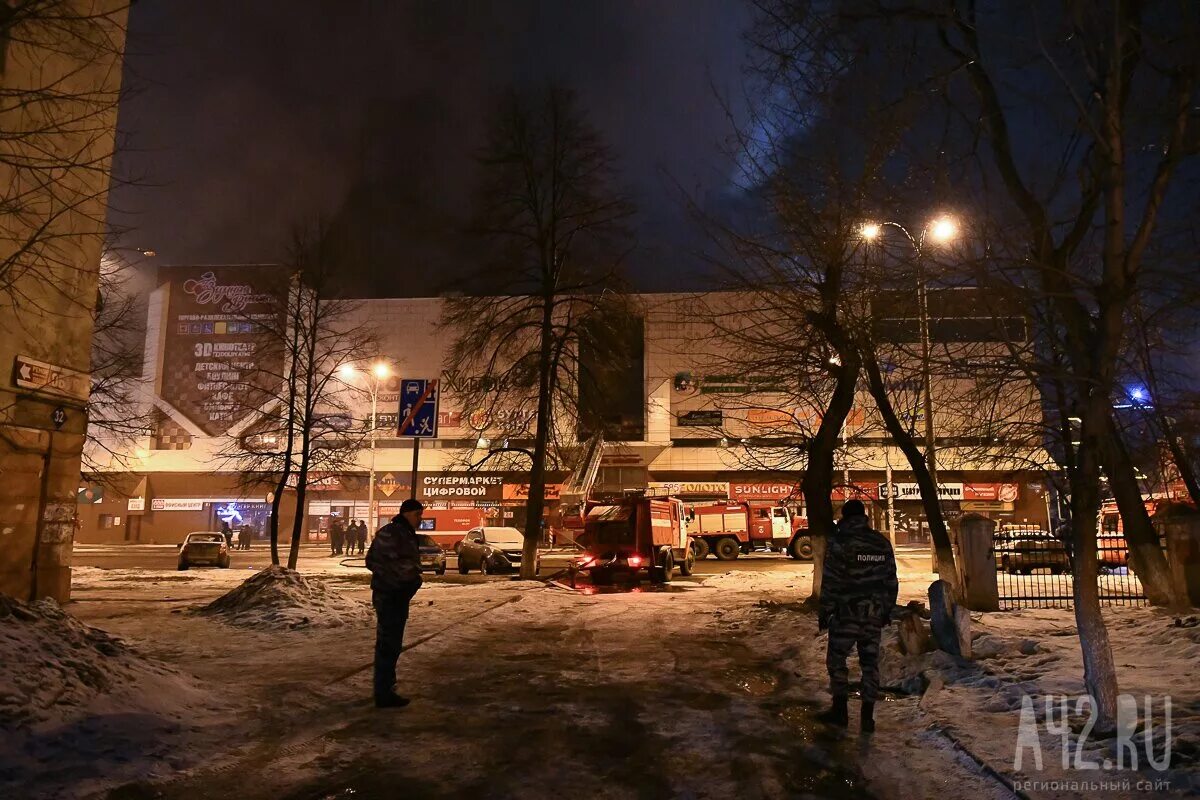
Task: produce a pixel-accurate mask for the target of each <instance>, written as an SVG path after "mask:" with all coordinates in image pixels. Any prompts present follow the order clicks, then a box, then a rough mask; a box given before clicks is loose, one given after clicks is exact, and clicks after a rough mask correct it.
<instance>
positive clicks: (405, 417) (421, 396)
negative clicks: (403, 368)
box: [397, 378, 438, 439]
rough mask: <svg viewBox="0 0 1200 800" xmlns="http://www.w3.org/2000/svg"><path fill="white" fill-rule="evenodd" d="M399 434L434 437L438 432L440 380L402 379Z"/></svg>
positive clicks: (426, 437) (423, 437) (422, 437)
mask: <svg viewBox="0 0 1200 800" xmlns="http://www.w3.org/2000/svg"><path fill="white" fill-rule="evenodd" d="M399 418H400V425H399V426H398V428H397V435H399V436H412V437H415V438H418V439H433V438H436V437H437V432H438V382H437V381H436V380H430V379H428V378H405V379H403V380H401V381H400V413H399Z"/></svg>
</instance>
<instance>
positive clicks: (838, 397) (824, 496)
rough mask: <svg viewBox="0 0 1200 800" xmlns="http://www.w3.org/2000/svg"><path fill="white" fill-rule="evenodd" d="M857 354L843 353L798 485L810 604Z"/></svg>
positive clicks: (827, 530) (829, 522)
mask: <svg viewBox="0 0 1200 800" xmlns="http://www.w3.org/2000/svg"><path fill="white" fill-rule="evenodd" d="M858 371H859V364H858V357H857V355H855V354H854V353H853V352H850V353H847V354H846V355H845V356H842V367H841V369H840V370H839V371H838V373H837V376H836V380H835V383H834V387H833V394H832V395H831V396H830V398H829V404H828V406H827V407H826V409H825V413H824V415H822V417H821V424H820V425H819V426H817V432H816V433H815V434H814V435H813V437H812V439H810V440H809V443H808V453H807V455H808V463H807V464H805V466H804V478H803V480H802V481H801V482H800V488H801V490H802V491H803V492H804V505H805V506H806V507H807V510H808V533H809V536H811V537H812V543H813V583H812V594H810V595H809V596H808V599H807V600H805V603H806V604H809V605H812V604H815V603H816V602H817V601H819V600H820V599H821V572H822V570H823V569H824V566H825V545H826V540H825V537H826V536H828V535H830V534H832V532H833V530H834V519H833V502H832V495H833V472H834V467H833V456H834V453H835V452H837V447H838V442H839V440H840V438H841V430H842V425H843V424H844V423H845V421H846V416H847V415H848V414H849V413H850V409H851V408H852V407H853V406H854V390H855V388H856V386H857V385H858Z"/></svg>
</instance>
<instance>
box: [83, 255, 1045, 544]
mask: <svg viewBox="0 0 1200 800" xmlns="http://www.w3.org/2000/svg"><path fill="white" fill-rule="evenodd" d="M281 281H286V274H285V273H284V272H282V271H281V270H279V269H278V268H272V267H245V266H236V267H195V268H187V267H167V268H162V269H161V270H160V277H159V283H158V288H157V289H156V290H155V291H154V292H153V293H152V295H151V297H150V299H149V304H148V320H147V326H146V331H147V333H146V342H145V361H144V364H145V366H144V376H143V378H144V385H145V395H146V402H147V405H148V415H147V418H148V419H150V420H151V421H152V422H151V430H150V433H149V435H147V436H146V437H145V438H144V439H142V440H140V441H137V442H133V443H128V442H126V443H123V444H122V445H121V447H120V448H119V449H121V450H122V453H121V456H120V457H109V458H108V460H107V464H108V466H107V467H105V468H104V469H105V470H106V471H105V472H103V473H99V474H96V475H95V476H93V477H94V479H92V480H85V481H84V482H82V484H81V486H80V491H79V500H80V503H79V522H78V533H77V539H78V541H81V542H124V541H128V542H147V543H150V542H154V543H169V542H178V541H180V540H181V538H182V537H183V536H184V535H185V534H186V533H188V532H189V531H197V530H215V529H219V528H220V527H221V523H222V522H223V521H226V522H229V523H230V524H231V526H232V527H234V528H237V527H238V526H241V525H247V524H249V525H252V526H254V527H255V528H256V529H257V531H258V532H259V534H260V536H261V535H262V532H263V531H265V528H266V519H267V517H268V515H269V509H270V505H269V499H270V494H269V493H270V491H271V487H270V485H269V484H266V483H258V484H256V483H253V482H248V481H247V480H246V479H245V477H244V475H243V474H242V473H241V472H240V471H239V468H238V466H237V463H236V461H235V460H231V459H230V458H229V453H230V452H231V447H233V448H234V449H236V447H237V446H238V443H239V442H242V441H245V439H246V437H247V436H249V435H251V434H252V433H253V432H254V425H255V419H254V417H255V415H254V414H247V413H239V412H238V411H237V410H236V409H237V408H238V406H237V404H236V403H235V402H233V401H232V399H231V398H230V394H231V389H230V387H231V386H233V385H243V384H244V383H245V380H244V378H245V374H244V373H246V372H247V371H253V370H256V369H262V368H263V367H264V366H266V365H264V364H259V363H256V360H255V359H256V358H259V357H261V358H267V357H268V356H266V355H264V354H262V353H256V352H255V345H254V339H253V335H252V328H253V320H254V319H255V314H256V313H262V314H270V313H272V311H271V297H272V296H274V295H273V292H277V291H278V287H279V284H280V282H281ZM973 291H974V290H969V289H968V290H946V291H943V292H931V295H930V305H929V318H930V320H931V322H930V327H929V329H930V331H931V338H932V339H933V343H934V347H935V350H936V349H937V348H942V350H944V351H946V352H948V350H946V348H948V347H951V346H955V347H963V346H968V345H970V346H977V345H979V343H978V342H972V341H971V340H972V339H980V340H989V341H990V344H989V341H985V342H984V343H983V344H982V345H981V346H982V348H983V351H986V350H987V348H988V347H994V348H999V349H1003V348H1005V347H1006V346H1007V345H1006V343H1004V342H998V341H994V340H995V339H997V338H998V337H996V336H995V335H994V334H993V333H987V334H986V335H985V334H973V333H972V331H983V330H987V331H994V330H997V329H1003V330H1004V331H1006V333H1005V335H1004V336H1005V337H1007V338H1010V339H1017V340H1019V339H1021V338H1022V337H1023V336H1024V333H1023V331H1024V325H1023V323H1022V322H1021V320H1020V319H1019V318H1018V317H1013V318H1010V319H1008V320H1007V321H1006V322H1005V323H1004V324H1003V325H1000V326H990V325H982V324H981V320H984V319H985V317H986V315H981V312H980V311H979V309H980V308H981V307H982V305H983V304H982V303H981V302H979V300H980V298H978V297H977V296H974V295H973V294H972V292H973ZM636 299H637V300H638V313H637V322H636V327H637V328H638V332H639V335H637V336H634V337H631V338H632V344H630V345H629V347H628V348H627V349H628V350H629V352H628V353H627V358H624V359H623V360H622V363H621V364H620V365H619V368H617V369H616V378H617V382H616V385H615V388H613V387H611V386H610V388H609V389H608V390H606V391H607V392H608V394H606V396H605V397H603V398H582V399H581V401H580V402H581V405H582V404H583V403H585V402H586V403H589V404H590V405H592V406H596V405H598V404H599V405H603V406H604V409H605V412H604V426H605V429H606V434H607V435H606V444H605V448H604V451H603V457H602V460H601V463H600V469H599V472H598V476H597V480H596V484H595V490H596V491H603V492H609V491H621V490H626V489H636V488H642V487H649V486H655V485H670V486H671V488H672V489H673V490H674V491H675V493H676V494H678V495H679V496H681V497H683V498H685V499H694V500H716V499H725V498H729V499H734V500H778V501H779V502H780V503H781V504H784V505H788V506H789V507H792V508H793V512H794V513H795V514H797V515H803V508H802V503H801V499H800V494H799V489H798V486H799V482H800V480H801V478H802V477H803V469H804V465H803V461H802V459H799V458H796V454H797V452H798V450H797V447H796V444H795V443H796V441H798V437H802V435H803V433H804V431H805V429H806V426H807V429H808V430H812V429H815V425H816V424H817V423H818V422H819V419H820V412H819V410H817V409H814V408H809V407H806V404H805V403H803V402H802V401H799V400H797V399H796V397H797V394H796V393H795V392H791V393H789V392H786V391H782V390H779V389H778V387H781V386H784V385H787V384H788V380H789V376H780V375H754V374H747V372H748V370H738V369H735V368H733V367H734V366H736V364H737V362H738V354H737V353H736V352H735V351H731V347H732V346H731V345H730V344H729V343H728V342H724V341H723V340H722V339H721V338H720V337H718V336H715V335H714V325H713V322H712V320H713V314H714V313H718V314H726V315H736V314H737V313H738V311H737V309H738V308H739V307H740V306H739V304H741V303H742V302H743V300H744V298H742V297H741V296H739V295H736V294H716V295H713V294H709V295H703V296H697V295H685V294H653V295H641V296H639V297H637V298H636ZM445 302H447V301H445V300H443V299H441V298H415V299H407V298H406V299H371V300H364V301H361V304H360V305H359V307H358V308H357V310H356V311H355V312H354V313H355V314H356V315H358V317H359V318H360V320H361V322H362V323H363V324H364V325H366V326H369V327H370V328H372V329H373V330H374V332H375V334H376V336H377V340H378V342H379V347H378V350H379V352H378V354H377V356H376V357H374V358H372V359H370V361H369V362H368V363H366V364H364V366H370V364H373V363H384V364H387V365H388V367H389V375H388V377H387V378H385V379H383V380H382V381H380V383H379V384H378V391H377V393H376V397H375V399H376V420H377V428H378V431H379V432H378V434H377V438H376V440H375V448H374V450H373V452H372V450H371V448H363V449H361V450H360V451H359V452H358V453H357V456H356V457H355V458H356V461H355V463H353V464H352V465H350V466H349V467H348V468H346V469H344V470H341V471H338V472H336V473H318V474H316V475H314V476H312V477H311V479H310V480H309V481H308V484H307V487H308V489H307V498H306V500H305V509H304V511H305V518H304V520H303V521H302V530H303V531H304V535H305V537H306V539H307V540H309V541H322V540H324V539H325V538H326V537H327V535H328V530H329V526H330V524H331V522H332V521H333V520H335V519H338V518H343V519H345V518H351V519H364V520H366V519H369V518H371V517H372V516H375V515H377V518H380V519H386V518H387V517H389V516H391V515H392V514H394V513H396V511H397V509H398V507H399V504H400V502H401V501H402V500H403V499H405V498H406V497H408V496H409V492H410V480H411V477H410V476H411V469H412V462H413V445H412V440H410V439H406V438H399V437H397V436H396V435H395V434H396V424H397V416H398V413H397V412H398V407H399V400H400V398H399V394H400V387H401V381H402V380H404V379H408V378H435V379H439V380H440V385H441V387H442V392H441V398H440V407H439V409H438V415H437V421H438V426H437V427H438V430H437V437H436V438H432V439H427V440H424V441H423V443H422V445H421V448H420V453H419V455H420V463H419V470H418V474H417V491H416V494H417V497H418V498H420V499H422V500H424V501H425V502H426V504H427V506H428V507H429V508H430V512H431V513H430V515H429V516H430V517H431V519H432V520H433V521H432V522H431V523H430V524H431V525H433V526H434V528H433V533H434V534H436V535H438V536H439V537H445V539H444V541H447V542H448V541H451V540H452V539H453V538H455V536H456V535H461V532H463V531H465V530H467V529H468V528H470V527H472V526H474V525H478V524H481V523H486V524H517V525H520V524H523V521H524V520H523V515H524V499H525V497H526V495H527V492H528V488H527V487H528V475H527V474H526V473H524V472H522V471H521V464H520V463H509V464H508V465H507V466H509V467H511V469H503V468H500V467H499V466H491V465H492V464H496V463H497V461H496V460H491V461H487V460H484V457H485V456H487V455H488V452H489V450H490V449H491V448H494V447H496V446H497V444H498V443H497V441H495V440H494V439H493V438H491V437H494V436H496V435H498V434H496V433H495V431H494V430H491V429H489V427H488V425H489V423H488V422H487V421H485V420H482V419H481V417H480V414H479V411H478V410H477V409H472V408H464V407H461V406H462V405H463V402H462V401H461V400H457V399H456V396H455V393H454V388H455V385H456V380H460V379H459V378H458V376H455V375H448V374H446V371H445V370H444V360H445V356H446V352H447V347H448V342H449V341H450V340H451V338H452V336H451V334H450V332H448V331H447V330H445V329H444V328H442V327H440V325H439V322H440V319H441V313H442V308H443V303H445ZM256 304H257V305H259V306H261V308H256ZM714 309H716V312H714ZM897 313H898V315H899V316H900V317H904V316H906V313H905V312H903V310H902V309H901V311H900V312H897ZM907 316H911V315H907ZM993 316H994V315H993ZM247 320H250V322H247ZM894 321H895V320H893V322H894ZM900 322H901V323H914V324H913V325H906V324H901V325H899V326H894V327H897V329H914V330H915V322H914V320H912V319H907V320H905V319H901V320H900ZM947 343H952V344H947ZM583 357H584V356H583V355H581V358H583ZM753 361H754V359H752V358H749V357H748V358H747V363H751V362H753ZM754 363H761V362H754ZM731 365H732V366H731ZM275 369H276V370H277V367H276V368H275ZM606 369H607V371H608V372H609V373H610V374H612V373H614V367H613V366H612V365H611V364H609V365H606ZM267 371H268V372H270V371H271V370H267ZM959 372H961V370H959ZM360 374H362V373H360ZM368 374H369V373H368ZM905 380H909V381H910V382H911V378H906V379H905ZM964 380H967V379H963V378H962V377H958V378H949V377H944V376H941V375H938V376H936V377H935V378H934V380H933V382H932V391H931V395H932V398H931V399H932V401H933V407H934V409H935V410H934V419H935V420H936V422H937V431H938V434H937V436H936V441H937V443H938V448H937V463H938V479H939V480H938V482H939V486H940V491H941V495H942V500H943V505H944V507H945V508H946V510H947V512H948V514H949V515H950V516H951V517H953V516H956V515H958V514H960V513H962V512H968V511H974V512H977V513H982V514H986V515H988V516H991V517H993V518H995V519H996V520H998V521H1014V522H1030V523H1040V524H1045V522H1046V520H1047V517H1048V513H1049V509H1048V498H1047V495H1046V493H1045V490H1044V485H1043V481H1042V478H1041V475H1040V473H1039V472H1038V470H1036V469H1034V468H1033V467H1035V466H1036V465H1038V464H1041V463H1044V462H1045V453H1044V452H1043V451H1042V449H1041V447H1040V446H1037V444H1036V438H1034V439H1029V438H1028V436H1027V435H1026V441H1032V442H1033V444H1028V445H1025V446H1020V445H1014V444H1013V443H1012V441H1007V440H1002V439H1001V438H996V439H995V440H994V442H989V441H987V440H984V441H981V439H980V437H979V436H978V435H977V430H976V429H977V428H978V426H977V425H976V426H975V427H972V423H973V422H976V421H977V420H978V419H981V418H985V417H986V418H988V419H990V420H993V421H995V419H996V416H997V414H1000V415H1008V416H1013V417H1019V416H1021V415H1026V416H1028V415H1029V414H1030V413H1031V409H1032V413H1033V415H1034V416H1037V414H1039V413H1040V412H1039V410H1038V408H1037V406H1038V403H1037V398H1036V396H1034V395H1032V393H1031V390H1030V389H1029V387H1024V388H1022V387H1020V386H1016V387H1014V386H1013V385H1011V384H1010V385H1007V386H1006V388H1004V389H1003V390H1001V391H1000V392H999V393H1000V394H1001V395H1006V396H1007V395H1011V396H1012V397H1013V398H1014V399H1013V400H1012V402H1011V403H1007V401H1006V400H1005V398H1004V397H1000V398H999V399H998V398H997V391H996V390H995V389H990V388H987V387H977V386H971V385H964ZM969 383H970V381H969V380H967V384H969ZM903 388H904V387H901V389H903ZM910 388H911V387H910ZM814 405H816V403H814ZM872 409H873V403H872V401H871V399H870V397H869V396H868V395H867V394H866V392H865V390H863V391H860V395H859V397H858V399H857V400H856V403H855V408H854V410H853V411H852V412H851V414H850V416H849V418H848V420H847V422H846V425H845V426H844V428H843V447H842V449H841V451H840V452H839V454H838V470H839V476H838V477H839V480H838V481H837V482H838V483H839V484H840V485H839V487H838V488H837V489H836V490H835V500H836V499H841V498H844V497H846V496H848V495H854V496H857V497H861V498H863V499H865V500H866V501H868V505H869V506H870V508H871V513H872V515H873V517H874V520H875V522H876V524H877V526H878V527H879V528H881V529H884V530H887V529H889V528H891V529H892V530H894V532H895V534H896V539H897V541H899V542H905V541H919V540H922V539H923V538H924V536H925V533H924V529H923V513H922V510H921V505H920V502H919V499H918V495H917V492H916V487H915V481H914V479H913V477H912V474H911V473H910V471H909V470H908V468H907V462H906V461H905V459H904V456H903V455H902V454H901V453H900V451H899V450H898V449H897V448H895V447H893V446H890V445H889V444H888V443H887V437H886V435H885V433H884V431H883V430H882V426H881V424H880V423H879V421H878V416H877V414H876V413H875V412H874V411H873V410H872ZM998 409H999V410H998ZM912 414H913V415H916V416H908V417H906V418H907V419H909V420H910V421H911V422H916V421H918V417H919V414H920V411H919V407H917V406H914V411H913V412H912ZM370 415H371V403H370V399H369V393H368V392H366V391H363V392H359V393H358V400H357V401H356V403H355V405H354V410H353V414H352V416H353V417H355V418H356V419H354V420H353V424H355V425H361V426H366V425H367V421H368V420H369V419H370ZM563 416H564V417H569V416H570V415H563ZM1029 422H1030V429H1034V428H1036V427H1037V420H1036V419H1031V420H1029ZM789 426H791V427H793V428H795V430H792V431H790V433H791V434H792V435H791V436H790V437H781V436H780V434H781V432H783V433H787V432H788V431H785V430H784V429H785V428H788V427H789ZM914 427H915V428H916V429H917V430H920V429H921V426H920V425H915V426H914ZM1019 427H1020V426H1016V425H1014V426H1009V428H1007V429H1008V430H1016V429H1018V428H1019ZM990 430H993V431H995V430H1005V428H1004V426H1002V425H1001V426H995V425H993V426H992V427H991V428H990ZM960 433H963V435H961V436H960V435H959V434H960ZM966 433H970V434H971V435H966ZM508 435H509V436H511V434H508ZM785 438H786V441H787V442H790V444H788V445H787V446H776V445H778V444H779V443H781V442H783V441H784V440H785ZM509 444H510V446H518V445H520V444H521V442H519V441H510V442H509ZM102 450H103V449H102V448H101V452H98V453H97V454H96V456H95V457H94V459H93V461H95V460H99V459H103V458H105V456H104V454H103V452H102ZM481 461H482V462H483V464H482V466H479V467H477V468H476V469H474V470H470V469H469V467H470V466H471V465H477V464H479V463H480V462H481ZM372 466H373V470H372ZM372 472H373V474H374V492H372V491H371V486H370V484H371V475H372ZM565 477H566V473H565V472H557V473H554V474H552V475H551V476H549V481H548V483H549V485H548V487H547V492H546V498H547V501H548V503H547V505H548V506H549V513H550V519H551V520H553V519H554V513H555V510H556V505H557V501H558V491H559V489H560V487H561V484H562V481H563V480H564V479H565ZM889 487H890V488H889ZM372 494H373V496H374V500H375V506H376V508H375V509H374V510H375V515H372V514H371V513H370V511H371V509H369V508H368V498H369V497H370V496H371V495H372ZM293 507H294V502H293V501H292V498H291V496H290V493H289V496H288V497H286V498H285V502H284V503H283V509H284V512H283V528H284V530H287V531H290V530H291V525H292V522H293V519H294V516H293V514H294V512H293ZM551 527H553V526H551ZM285 538H286V534H285Z"/></svg>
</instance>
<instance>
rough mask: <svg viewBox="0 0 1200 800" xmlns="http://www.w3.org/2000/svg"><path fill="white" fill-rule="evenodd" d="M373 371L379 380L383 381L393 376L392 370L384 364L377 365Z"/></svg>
mask: <svg viewBox="0 0 1200 800" xmlns="http://www.w3.org/2000/svg"><path fill="white" fill-rule="evenodd" d="M371 371H372V372H374V373H375V377H376V378H379V379H380V380H383V379H384V378H386V377H387V376H388V375H391V374H392V371H391V370H390V369H388V365H387V364H384V363H383V362H380V363H378V364H376V365H375V366H374V367H372V368H371Z"/></svg>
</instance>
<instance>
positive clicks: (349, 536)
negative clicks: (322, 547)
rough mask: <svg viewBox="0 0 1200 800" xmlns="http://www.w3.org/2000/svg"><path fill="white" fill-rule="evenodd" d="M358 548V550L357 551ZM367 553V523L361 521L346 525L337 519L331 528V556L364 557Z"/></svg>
mask: <svg viewBox="0 0 1200 800" xmlns="http://www.w3.org/2000/svg"><path fill="white" fill-rule="evenodd" d="M355 548H357V550H356V549H355ZM366 551H367V523H365V522H363V521H362V520H361V519H359V520H353V521H351V522H350V524H349V525H346V523H345V522H343V521H342V520H340V519H335V520H334V521H333V522H332V524H330V526H329V554H330V555H331V556H340V555H347V556H352V555H354V554H355V553H356V552H357V554H358V555H360V556H361V555H362V554H363V553H365V552H366Z"/></svg>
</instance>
